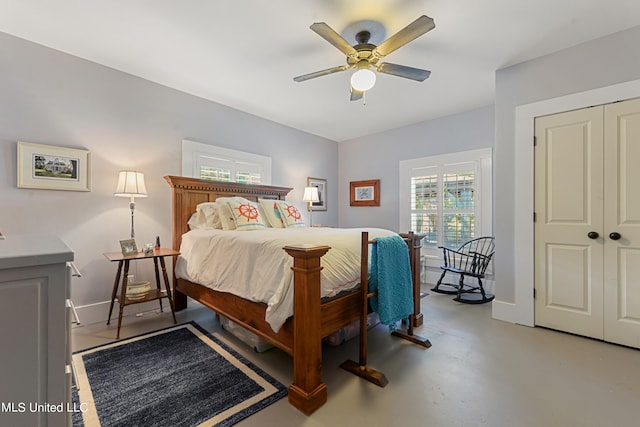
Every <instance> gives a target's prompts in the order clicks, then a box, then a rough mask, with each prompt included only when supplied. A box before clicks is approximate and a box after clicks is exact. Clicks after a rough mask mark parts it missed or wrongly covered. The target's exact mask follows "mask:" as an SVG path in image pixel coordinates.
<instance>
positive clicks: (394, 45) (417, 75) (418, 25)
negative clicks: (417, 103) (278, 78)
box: [293, 15, 436, 101]
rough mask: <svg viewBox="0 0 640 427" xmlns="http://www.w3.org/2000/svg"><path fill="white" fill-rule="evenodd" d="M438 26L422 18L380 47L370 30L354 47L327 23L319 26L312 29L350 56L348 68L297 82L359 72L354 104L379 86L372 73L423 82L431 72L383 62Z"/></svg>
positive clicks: (307, 76) (354, 84) (354, 85)
mask: <svg viewBox="0 0 640 427" xmlns="http://www.w3.org/2000/svg"><path fill="white" fill-rule="evenodd" d="M435 26H436V25H435V23H434V22H433V19H432V18H430V17H428V16H426V15H422V16H420V17H419V18H418V19H416V20H415V21H413V22H412V23H411V24H409V25H407V26H406V27H404V28H403V29H401V30H400V31H398V32H397V33H395V34H394V35H393V36H391V37H389V38H388V39H386V40H385V41H383V42H382V43H381V44H379V45H378V46H376V45H374V44H371V43H369V39H370V38H371V33H370V32H369V31H366V30H363V31H360V32H358V33H357V34H356V42H357V43H356V44H355V45H353V46H351V45H350V44H349V42H347V41H346V40H345V39H344V38H343V37H342V36H341V35H340V34H338V33H337V32H335V31H334V30H333V29H332V28H331V27H330V26H328V25H327V24H326V23H324V22H316V23H315V24H313V25H311V26H310V27H309V28H311V30H313V31H314V32H316V33H317V34H318V35H319V36H320V37H322V38H323V39H325V40H326V41H328V42H329V43H331V44H332V45H333V46H335V47H336V48H338V49H339V50H340V51H341V52H342V53H344V54H345V55H347V65H339V66H337V67H332V68H327V69H326V70H321V71H315V72H313V73H309V74H303V75H301V76H297V77H294V78H293V80H294V81H296V82H303V81H306V80H310V79H313V78H316V77H321V76H326V75H328V74H333V73H337V72H340V71H345V70H348V69H351V68H355V69H356V72H355V73H353V75H352V76H351V101H356V100H358V99H361V98H362V97H363V96H364V92H365V91H367V90H369V89H371V88H372V87H373V85H374V84H375V80H376V75H375V73H374V72H373V71H372V69H373V70H376V71H378V72H379V73H384V74H390V75H393V76H398V77H404V78H406V79H411V80H415V81H419V82H422V81H424V80H425V79H427V78H428V77H429V75H430V74H431V71H428V70H422V69H420V68H413V67H408V66H406V65H398V64H392V63H390V62H379V61H380V59H382V58H383V57H385V56H387V55H389V54H390V53H391V52H394V51H395V50H396V49H398V48H400V47H402V46H404V45H405V44H407V43H409V42H410V41H413V40H415V39H417V38H418V37H420V36H421V35H423V34H425V33H427V32H428V31H431V30H432V29H434V28H435Z"/></svg>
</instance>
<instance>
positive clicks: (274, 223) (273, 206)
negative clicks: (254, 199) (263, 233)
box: [258, 199, 284, 228]
mask: <svg viewBox="0 0 640 427" xmlns="http://www.w3.org/2000/svg"><path fill="white" fill-rule="evenodd" d="M258 201H259V202H260V206H261V207H262V210H263V211H264V216H265V218H266V220H267V221H268V222H269V226H271V227H273V228H284V223H283V222H282V217H281V215H280V209H278V202H281V201H282V200H274V199H258Z"/></svg>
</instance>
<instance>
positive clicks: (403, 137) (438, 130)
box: [339, 106, 494, 232]
mask: <svg viewBox="0 0 640 427" xmlns="http://www.w3.org/2000/svg"><path fill="white" fill-rule="evenodd" d="M493 125H494V117H493V106H486V107H482V108H478V109H475V110H471V111H467V112H464V113H459V114H454V115H450V116H446V117H442V118H438V119H434V120H428V121H424V122H421V123H417V124H414V125H411V126H405V127H402V128H399V129H393V130H389V131H387V132H382V133H378V134H375V135H370V136H366V137H362V138H358V139H354V140H351V141H346V142H342V143H340V147H339V153H340V155H339V159H340V168H339V174H340V187H339V188H340V190H339V193H340V194H339V196H340V200H339V202H340V226H341V227H362V226H372V227H383V228H388V229H390V230H395V231H401V232H402V231H407V230H398V227H399V221H400V218H399V214H398V206H399V203H400V202H399V199H398V189H399V185H400V183H399V179H400V171H399V162H400V160H409V159H415V158H419V157H426V156H433V155H438V154H445V153H453V152H457V151H466V150H475V149H479V148H490V147H493V140H494V127H493ZM369 179H380V206H379V207H363V206H358V207H351V206H349V183H350V182H351V181H361V180H369Z"/></svg>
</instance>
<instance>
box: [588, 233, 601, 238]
mask: <svg viewBox="0 0 640 427" xmlns="http://www.w3.org/2000/svg"><path fill="white" fill-rule="evenodd" d="M587 237H588V238H590V239H597V238H598V237H600V235H599V234H598V232H597V231H590V232H589V233H587Z"/></svg>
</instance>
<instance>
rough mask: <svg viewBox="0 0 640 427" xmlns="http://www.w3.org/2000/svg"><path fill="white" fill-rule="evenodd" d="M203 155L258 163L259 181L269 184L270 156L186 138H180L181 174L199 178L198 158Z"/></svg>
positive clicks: (236, 161) (238, 161) (239, 161)
mask: <svg viewBox="0 0 640 427" xmlns="http://www.w3.org/2000/svg"><path fill="white" fill-rule="evenodd" d="M203 156H207V157H210V156H217V157H220V158H222V159H225V160H231V161H232V162H233V163H243V162H249V163H251V164H255V165H258V166H259V168H260V183H261V184H267V185H268V184H271V157H268V156H262V155H260V154H253V153H247V152H245V151H238V150H232V149H230V148H224V147H218V146H217V145H211V144H203V143H201V142H195V141H189V140H188V139H183V140H182V176H189V177H193V178H199V177H200V167H199V165H200V158H201V157H203ZM234 173H235V171H234Z"/></svg>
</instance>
